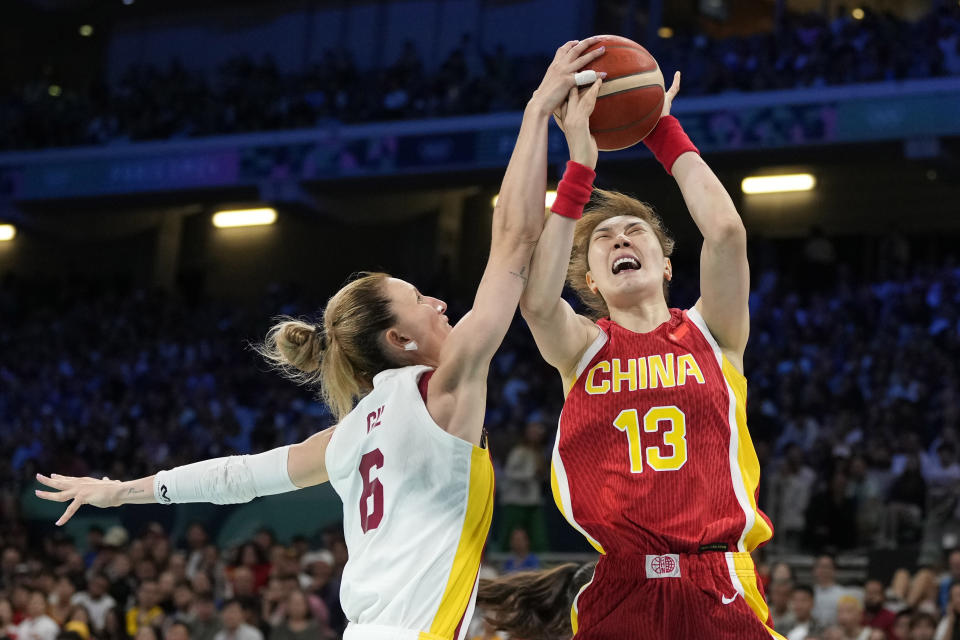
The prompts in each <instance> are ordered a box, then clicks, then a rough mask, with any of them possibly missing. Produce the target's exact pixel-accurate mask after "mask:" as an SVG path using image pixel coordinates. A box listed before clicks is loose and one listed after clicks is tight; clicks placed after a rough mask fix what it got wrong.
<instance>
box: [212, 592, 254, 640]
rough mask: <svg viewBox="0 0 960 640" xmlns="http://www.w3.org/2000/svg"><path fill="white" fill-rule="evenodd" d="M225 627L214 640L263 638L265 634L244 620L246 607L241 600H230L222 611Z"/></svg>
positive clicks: (252, 639)
mask: <svg viewBox="0 0 960 640" xmlns="http://www.w3.org/2000/svg"><path fill="white" fill-rule="evenodd" d="M221 619H222V621H223V629H221V630H220V631H219V632H217V635H215V636H214V640H263V634H262V633H260V630H259V629H257V628H256V627H255V626H252V625H249V624H247V623H246V622H244V609H243V605H242V604H241V603H240V601H239V600H237V599H233V600H228V601H227V602H226V603H224V605H223V610H222V611H221Z"/></svg>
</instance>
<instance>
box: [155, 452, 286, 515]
mask: <svg viewBox="0 0 960 640" xmlns="http://www.w3.org/2000/svg"><path fill="white" fill-rule="evenodd" d="M289 450H290V447H289V446H286V447H280V448H278V449H271V450H270V451H266V452H264V453H258V454H256V455H252V456H249V455H248V456H229V457H227V458H214V459H212V460H203V461H202V462H194V463H193V464H187V465H184V466H182V467H174V468H173V469H170V470H168V471H161V472H159V473H158V474H157V475H156V476H155V477H154V481H153V495H154V497H155V498H156V500H157V502H159V503H160V504H175V503H184V502H211V503H213V504H237V503H240V502H249V501H251V500H253V499H254V498H257V497H259V496H271V495H274V494H276V493H285V492H287V491H295V490H297V489H298V488H299V487H297V485H295V484H293V482H292V481H291V480H290V475H289V473H288V472H287V456H288V454H289Z"/></svg>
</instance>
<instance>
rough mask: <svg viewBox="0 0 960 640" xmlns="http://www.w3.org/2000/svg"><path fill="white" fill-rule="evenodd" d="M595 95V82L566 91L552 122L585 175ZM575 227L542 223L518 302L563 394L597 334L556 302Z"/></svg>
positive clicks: (556, 220) (554, 218) (592, 149)
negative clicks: (556, 374) (560, 382)
mask: <svg viewBox="0 0 960 640" xmlns="http://www.w3.org/2000/svg"><path fill="white" fill-rule="evenodd" d="M599 90H600V82H599V81H597V82H596V83H595V85H594V86H593V87H591V88H590V89H589V90H588V91H587V92H586V93H584V95H583V96H580V95H579V91H578V90H576V89H574V90H572V91H571V92H570V94H569V96H568V99H567V102H566V104H565V105H564V109H563V111H562V113H561V114H560V117H559V118H558V122H561V123H562V128H563V131H564V134H565V135H566V138H567V146H568V147H569V151H570V160H571V161H573V162H576V163H578V164H580V165H582V166H583V167H586V168H587V169H590V170H593V169H594V168H595V167H596V166H597V155H598V153H597V143H596V141H595V140H594V139H593V136H591V135H590V114H591V113H592V112H593V107H594V105H595V104H596V100H597V94H598V92H599ZM576 224H577V223H576V220H574V219H572V218H567V217H564V216H560V215H557V214H554V213H551V214H550V215H549V216H548V217H547V221H546V224H545V225H544V228H543V232H542V233H541V234H540V241H539V242H538V243H537V247H536V249H535V250H534V252H533V260H532V262H531V265H530V282H529V283H528V285H527V288H526V289H525V290H524V292H523V297H521V298H520V312H521V313H522V314H523V318H524V320H526V321H527V325H528V326H529V327H530V331H531V332H532V333H533V338H534V340H535V341H536V343H537V347H538V348H539V349H540V353H541V355H542V356H543V359H544V360H546V361H547V362H548V363H549V364H551V365H552V366H554V367H555V368H556V369H557V370H558V371H559V372H560V375H561V377H562V378H563V382H564V388H566V387H568V386H569V385H570V384H571V383H572V381H573V378H574V377H575V373H576V372H575V369H576V365H577V362H578V361H579V360H580V356H581V355H582V354H583V352H584V351H586V349H587V347H588V346H589V345H590V343H591V342H592V341H593V340H594V339H595V338H596V336H597V332H598V331H599V330H598V329H597V326H596V325H595V324H594V323H593V322H592V321H591V320H589V319H588V318H585V317H583V316H581V315H578V314H576V313H575V312H574V311H573V308H572V307H571V306H570V305H569V304H568V303H567V302H566V301H565V300H564V299H563V298H562V297H561V293H562V292H563V283H564V281H565V280H566V277H567V266H568V265H569V263H570V251H571V249H572V248H573V232H574V229H575V227H576Z"/></svg>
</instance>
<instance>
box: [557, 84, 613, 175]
mask: <svg viewBox="0 0 960 640" xmlns="http://www.w3.org/2000/svg"><path fill="white" fill-rule="evenodd" d="M602 82H603V80H601V79H600V78H597V80H596V82H594V83H593V84H592V85H591V86H590V88H589V89H587V90H586V91H584V92H583V93H582V94H581V93H580V88H579V87H573V88H572V89H570V93H569V94H568V95H567V101H566V102H564V103H563V105H561V107H560V109H559V110H558V111H557V112H556V113H554V115H553V117H554V118H555V119H556V121H557V125H559V126H560V129H562V130H563V134H564V136H566V138H567V148H568V150H569V151H570V159H571V160H573V161H574V162H578V163H580V164H582V165H585V166H587V167H590V168H591V169H593V168H595V167H596V166H597V155H598V152H597V141H596V139H594V137H593V135H591V133H590V115H591V114H592V113H593V108H594V107H595V106H596V105H597V95H598V94H599V93H600V85H601V84H602Z"/></svg>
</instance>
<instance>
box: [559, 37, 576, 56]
mask: <svg viewBox="0 0 960 640" xmlns="http://www.w3.org/2000/svg"><path fill="white" fill-rule="evenodd" d="M579 42H580V41H579V40H569V41H567V42H564V43H563V44H562V45H560V48H559V49H557V55H556V56H554V57H555V58H559V57H561V56H563V55H564V54H566V53H567V52H568V51H570V49H572V48H574V47H575V46H576V45H577V44H578V43H579Z"/></svg>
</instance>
